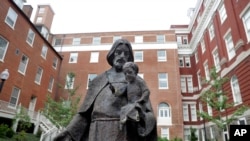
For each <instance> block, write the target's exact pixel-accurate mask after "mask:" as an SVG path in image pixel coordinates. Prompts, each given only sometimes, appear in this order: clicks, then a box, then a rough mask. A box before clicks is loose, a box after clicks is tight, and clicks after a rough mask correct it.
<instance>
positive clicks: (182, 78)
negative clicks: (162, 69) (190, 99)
mask: <svg viewBox="0 0 250 141" xmlns="http://www.w3.org/2000/svg"><path fill="white" fill-rule="evenodd" d="M181 92H182V93H186V92H187V84H186V77H184V76H181Z"/></svg>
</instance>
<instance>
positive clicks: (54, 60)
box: [52, 57, 58, 69]
mask: <svg viewBox="0 0 250 141" xmlns="http://www.w3.org/2000/svg"><path fill="white" fill-rule="evenodd" d="M57 63H58V59H57V57H54V59H53V63H52V66H53V68H54V69H56V68H57Z"/></svg>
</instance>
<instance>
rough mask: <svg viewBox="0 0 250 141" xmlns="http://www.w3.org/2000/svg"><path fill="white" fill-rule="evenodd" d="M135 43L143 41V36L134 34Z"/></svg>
mask: <svg viewBox="0 0 250 141" xmlns="http://www.w3.org/2000/svg"><path fill="white" fill-rule="evenodd" d="M135 43H143V36H135Z"/></svg>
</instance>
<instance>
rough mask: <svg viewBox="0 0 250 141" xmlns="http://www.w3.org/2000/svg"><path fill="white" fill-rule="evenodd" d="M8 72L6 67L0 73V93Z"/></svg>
mask: <svg viewBox="0 0 250 141" xmlns="http://www.w3.org/2000/svg"><path fill="white" fill-rule="evenodd" d="M9 75H10V74H9V72H8V69H5V70H4V71H3V72H2V73H1V74H0V79H1V80H2V82H1V83H0V93H1V91H2V88H3V85H4V82H5V80H7V79H8V78H9Z"/></svg>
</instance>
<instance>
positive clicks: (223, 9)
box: [219, 4, 227, 24]
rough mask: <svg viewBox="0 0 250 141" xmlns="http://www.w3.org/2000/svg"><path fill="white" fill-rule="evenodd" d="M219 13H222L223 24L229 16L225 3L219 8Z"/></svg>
mask: <svg viewBox="0 0 250 141" xmlns="http://www.w3.org/2000/svg"><path fill="white" fill-rule="evenodd" d="M219 14H220V21H221V24H222V23H223V22H224V21H225V20H226V18H227V11H226V8H225V5H224V4H222V5H221V7H220V8H219Z"/></svg>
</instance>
